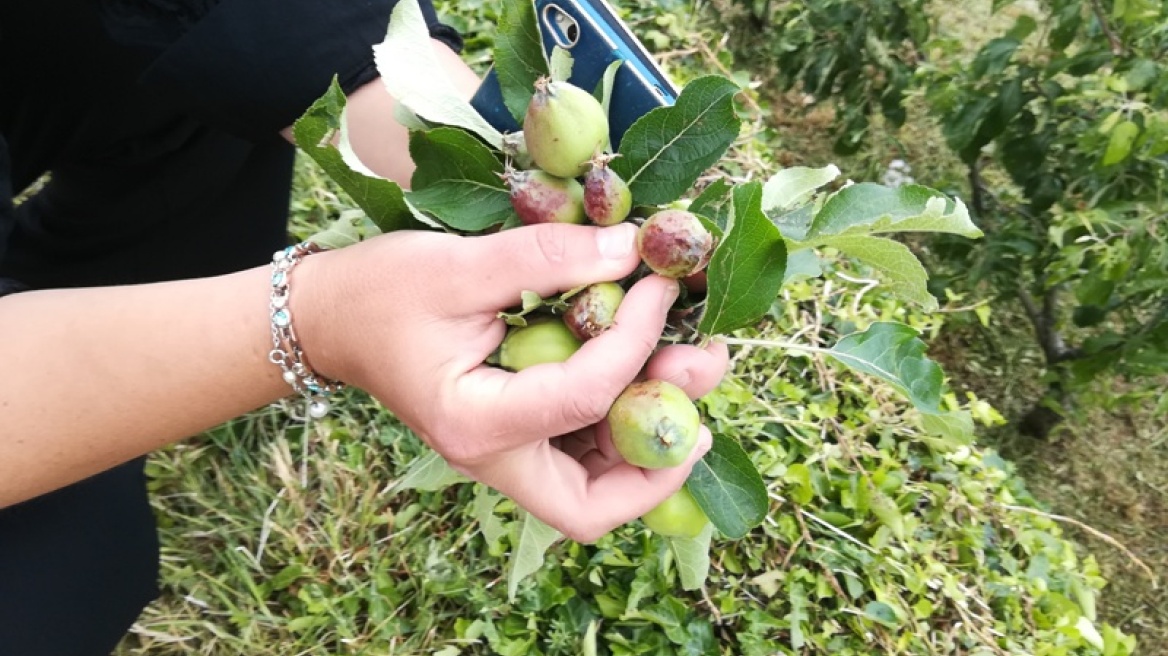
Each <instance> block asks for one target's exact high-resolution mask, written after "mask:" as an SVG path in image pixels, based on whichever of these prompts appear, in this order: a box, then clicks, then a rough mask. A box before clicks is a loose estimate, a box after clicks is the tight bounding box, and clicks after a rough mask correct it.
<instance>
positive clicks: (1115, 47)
mask: <svg viewBox="0 0 1168 656" xmlns="http://www.w3.org/2000/svg"><path fill="white" fill-rule="evenodd" d="M1091 10H1092V11H1094V12H1095V18H1096V20H1098V21H1099V29H1101V30H1103V34H1104V35H1105V36H1107V42H1108V43H1110V44H1111V54H1113V55H1115V56H1117V57H1118V56H1120V55H1122V54H1123V53H1124V47H1123V41H1121V40H1120V39H1119V35H1118V34H1116V33H1115V30H1113V29H1112V28H1111V23H1108V22H1107V13H1106V12H1104V11H1103V5H1101V4H1099V0H1091Z"/></svg>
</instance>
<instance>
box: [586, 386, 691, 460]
mask: <svg viewBox="0 0 1168 656" xmlns="http://www.w3.org/2000/svg"><path fill="white" fill-rule="evenodd" d="M608 425H609V429H610V430H611V432H612V444H613V446H614V447H616V450H617V452H618V453H620V454H621V456H622V457H623V458H624V459H625V461H626V462H628V463H629V464H632V465H636V466H637V467H643V468H645V469H664V468H667V467H676V466H678V465H680V464H681V463H683V462H685V460H686V458H688V457H689V454H690V453H691V452H693V449H694V446H696V445H697V442H698V430H699V429H700V428H701V416H700V415H699V414H698V409H697V406H695V405H694V404H693V401H690V399H689V396H688V395H687V394H686V393H685V390H683V389H681V388H680V387H678V386H676V385H674V384H672V383H667V382H665V381H663V380H646V381H641V382H636V383H632V384H631V385H629V386H628V387H626V388H625V390H624V391H623V392H621V395H620V396H619V397H617V399H616V401H615V402H614V403H613V404H612V408H610V409H609V411H608Z"/></svg>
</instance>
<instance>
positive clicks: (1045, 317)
mask: <svg viewBox="0 0 1168 656" xmlns="http://www.w3.org/2000/svg"><path fill="white" fill-rule="evenodd" d="M1018 300H1019V301H1021V302H1022V307H1023V309H1025V310H1026V317H1027V318H1028V319H1030V325H1032V326H1034V334H1035V336H1036V337H1037V338H1038V345H1039V346H1040V347H1042V355H1043V357H1044V358H1045V359H1046V363H1047V364H1050V365H1054V364H1058V363H1060V362H1066V361H1067V360H1074V359H1076V358H1078V357H1081V356H1082V355H1083V352H1082V349H1078V348H1071V347H1068V346H1067V343H1066V341H1064V340H1063V336H1062V334H1061V333H1059V331H1058V330H1057V329H1056V328H1055V314H1056V312H1057V311H1058V288H1057V287H1052V288H1050V289H1048V290H1047V291H1046V293H1045V294H1044V295H1043V297H1042V307H1041V308H1039V307H1038V304H1037V303H1036V302H1035V301H1034V297H1033V296H1031V295H1030V292H1028V291H1026V290H1025V289H1024V288H1019V289H1018Z"/></svg>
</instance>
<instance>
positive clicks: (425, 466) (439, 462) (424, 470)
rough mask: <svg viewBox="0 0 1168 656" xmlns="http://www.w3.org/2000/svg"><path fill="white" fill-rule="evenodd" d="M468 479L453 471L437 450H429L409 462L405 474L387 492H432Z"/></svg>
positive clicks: (391, 493) (392, 493)
mask: <svg viewBox="0 0 1168 656" xmlns="http://www.w3.org/2000/svg"><path fill="white" fill-rule="evenodd" d="M468 480H470V479H468V478H467V477H465V476H463V475H462V474H460V473H458V472H456V471H454V468H452V467H451V466H450V463H448V462H446V460H444V459H443V458H442V456H440V455H438V452H437V451H430V452H429V453H427V454H426V455H424V456H422V457H420V458H418V459H417V460H414V461H413V462H412V463H410V468H409V469H408V470H407V471H406V473H405V476H402V477H401V480H399V481H398V482H397V483H396V484H395V485H394V486H393V487H392V488H390V490H389V494H390V495H394V494H397V493H398V492H403V491H405V490H422V491H424V492H432V491H434V490H442V489H445V488H447V487H450V486H451V485H455V484H457V483H463V482H466V481H468Z"/></svg>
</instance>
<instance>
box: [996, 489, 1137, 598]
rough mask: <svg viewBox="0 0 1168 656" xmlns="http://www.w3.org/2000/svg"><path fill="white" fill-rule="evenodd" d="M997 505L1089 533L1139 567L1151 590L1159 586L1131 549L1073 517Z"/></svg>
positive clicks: (1022, 507)
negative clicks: (1150, 584)
mask: <svg viewBox="0 0 1168 656" xmlns="http://www.w3.org/2000/svg"><path fill="white" fill-rule="evenodd" d="M997 505H998V506H999V507H1001V508H1005V509H1006V510H1014V511H1017V512H1024V513H1029V514H1031V515H1037V516H1039V517H1045V518H1047V519H1051V520H1054V521H1058V522H1066V523H1067V524H1071V525H1073V526H1077V527H1079V528H1081V529H1083V530H1084V531H1086V532H1088V533H1090V534H1091V535H1093V536H1095V537H1097V538H1099V539H1100V540H1103V541H1104V542H1106V543H1107V544H1110V545H1111V546H1113V547H1115V548H1116V549H1119V550H1120V551H1122V552H1123V554H1124V555H1125V556H1127V557H1128V558H1130V559H1131V561H1132V562H1133V563H1135V564H1136V565H1139V567H1140V569H1142V570H1144V572H1145V573H1146V574H1147V575H1148V579H1149V580H1150V581H1151V582H1152V589H1153V590H1155V589H1156V588H1157V587H1158V586H1159V578H1157V576H1156V573H1155V572H1154V571H1152V568H1151V567H1148V566H1147V564H1145V563H1144V561H1142V560H1140V559H1139V557H1138V556H1136V555H1135V554H1134V553H1132V551H1131V549H1128V548H1127V547H1125V546H1124V545H1123V543H1122V542H1120V541H1119V540H1116V539H1115V538H1113V537H1111V536H1110V535H1108V534H1106V533H1104V532H1103V531H1100V530H1099V529H1097V528H1093V527H1091V526H1088V525H1087V524H1084V523H1083V522H1080V521H1079V520H1077V519H1075V518H1073V517H1067V516H1066V515H1056V514H1054V513H1048V512H1043V511H1041V510H1037V509H1034V508H1027V507H1026V506H1015V505H1011V504H1008V503H999V504H997Z"/></svg>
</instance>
